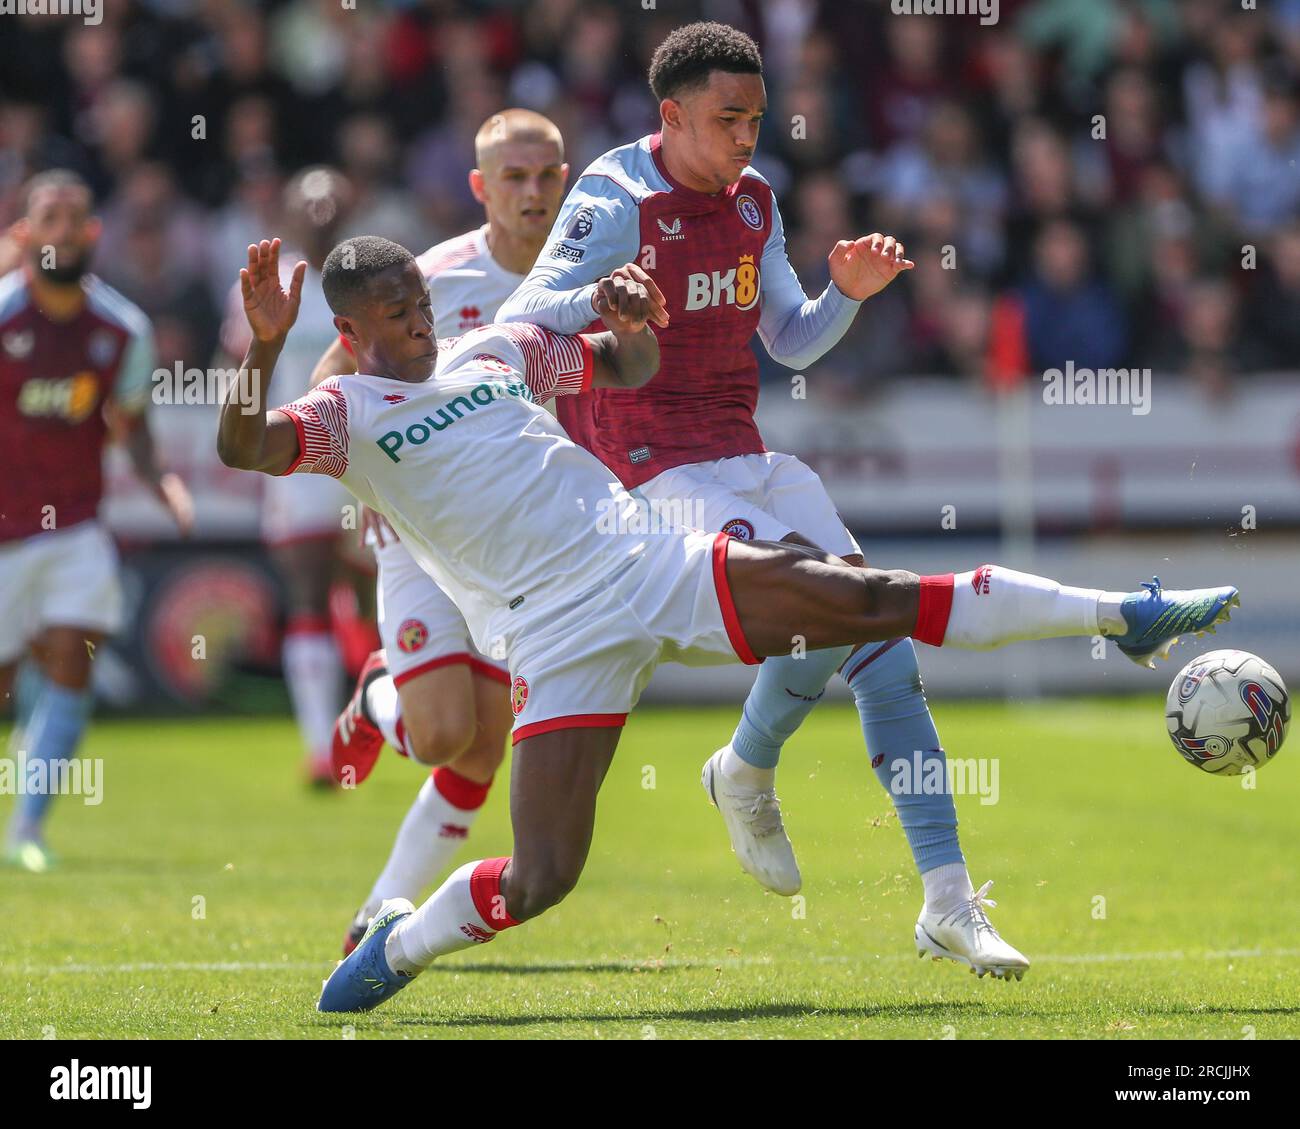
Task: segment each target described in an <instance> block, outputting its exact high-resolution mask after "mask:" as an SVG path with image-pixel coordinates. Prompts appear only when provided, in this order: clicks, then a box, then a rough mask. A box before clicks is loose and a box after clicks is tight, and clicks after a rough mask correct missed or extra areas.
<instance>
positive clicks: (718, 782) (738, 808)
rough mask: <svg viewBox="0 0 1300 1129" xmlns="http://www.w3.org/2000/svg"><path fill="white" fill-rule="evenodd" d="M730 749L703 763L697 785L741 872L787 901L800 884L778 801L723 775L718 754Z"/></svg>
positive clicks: (773, 794)
mask: <svg viewBox="0 0 1300 1129" xmlns="http://www.w3.org/2000/svg"><path fill="white" fill-rule="evenodd" d="M730 747H731V746H730V745H724V746H723V747H722V748H721V749H719V750H718V751H717V752H716V753H714V754H713V756H711V757H710V758H709V759H708V760H707V761H705V762H704V771H703V772H702V773H701V775H700V783H701V784H703V785H704V790H705V792H707V793H708V795H709V799H710V800H711V801H712V802H713V804H714V806H715V807H716V808H717V809H718V811H720V812H721V813H722V822H723V823H725V824H726V825H727V834H728V835H730V836H731V849H732V850H733V851H735V852H736V858H738V859H739V860H740V866H741V869H742V870H744V872H745V873H746V874H748V875H749V876H750V877H751V878H753V879H754V880H755V881H756V882H758V884H759V885H760V886H764V887H766V888H767V889H769V890H771V891H772V893H774V894H784V895H785V896H786V897H791V896H792V895H794V894H797V893H798V892H799V887H800V885H802V882H803V880H802V879H801V878H800V876H799V864H798V863H797V862H795V861H794V848H793V847H792V846H790V838H789V836H788V835H786V833H785V824H783V823H782V822H781V801H780V800H778V799H777V798H776V789H775V788H766V789H760V788H752V787H746V786H745V785H744V784H740V783H738V782H737V781H735V780H732V779H730V778H729V777H727V776H726V775H725V774H724V773H723V771H722V767H721V766H722V754H723V753H725V752H726V751H727V750H728V749H729V748H730Z"/></svg>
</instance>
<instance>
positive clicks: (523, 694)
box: [510, 674, 528, 717]
mask: <svg viewBox="0 0 1300 1129" xmlns="http://www.w3.org/2000/svg"><path fill="white" fill-rule="evenodd" d="M526 705H528V679H526V678H525V677H524V676H523V675H522V674H517V675H515V680H514V681H513V682H512V683H510V709H511V710H512V711H514V715H515V717H518V716H519V715H520V714H521V713H523V712H524V706H526Z"/></svg>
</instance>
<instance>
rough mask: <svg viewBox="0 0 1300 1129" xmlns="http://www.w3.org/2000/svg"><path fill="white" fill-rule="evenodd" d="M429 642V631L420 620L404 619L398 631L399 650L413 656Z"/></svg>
mask: <svg viewBox="0 0 1300 1129" xmlns="http://www.w3.org/2000/svg"><path fill="white" fill-rule="evenodd" d="M428 641H429V629H428V628H427V627H425V626H424V624H423V623H421V622H420V621H419V620H418V619H404V620H402V624H401V626H400V627H399V628H398V629H397V649H398V650H399V651H402V652H403V653H404V654H408V655H410V654H413V653H414V652H416V651H418V650H419V649H420V648H421V647H423V646H424V645H425V643H427V642H428Z"/></svg>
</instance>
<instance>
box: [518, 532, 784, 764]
mask: <svg viewBox="0 0 1300 1129" xmlns="http://www.w3.org/2000/svg"><path fill="white" fill-rule="evenodd" d="M730 543H731V538H730V537H728V536H727V535H726V534H724V533H700V532H690V533H685V534H662V535H655V536H649V537H647V539H646V548H645V551H644V552H642V553H640V554H638V555H637V556H635V557H633V558H631V559H630V560H629V561H628V563H627V564H626V565H623V566H621V567H620V568H619V569H618V570H617V571H616V572H615V573H614V574H613V575H612V576H609V577H606V578H605V579H604V580H603V581H602V582H600V583H598V584H597V585H595V586H594V587H593V588H592V589H590V590H588V591H586V592H583V593H582V594H581V595H579V596H576V597H574V598H573V599H571V600H568V601H566V602H565V604H563V605H562V606H559V607H545V608H537V609H534V610H533V614H532V616H531V617H530V618H529V619H528V620H526V621H522V622H521V623H520V624H519V626H518V627H517V628H515V629H514V630H512V631H511V633H510V634H509V636H507V644H508V647H507V649H508V653H509V656H510V674H511V682H510V706H511V709H512V710H513V711H514V715H515V724H514V733H513V737H514V741H515V742H516V743H518V742H519V741H522V740H524V738H526V737H533V736H536V735H537V734H539V733H547V732H550V731H551V730H555V729H581V728H604V727H615V726H621V725H622V724H623V722H624V721H625V720H626V719H627V715H628V713H629V712H630V711H631V709H632V707H633V706H634V705H636V702H637V699H638V698H639V697H640V696H641V691H642V690H644V689H645V685H646V683H647V682H648V681H649V680H650V676H651V675H652V674H653V673H654V670H655V667H657V666H658V665H659V664H660V663H662V662H678V663H683V664H685V665H686V666H713V665H717V664H720V663H728V662H732V663H734V662H737V661H739V662H744V663H751V664H756V663H758V662H759V661H760V660H759V659H758V658H757V657H756V656H755V655H754V653H753V651H752V650H750V647H749V644H748V643H747V642H746V641H745V636H744V633H743V631H742V630H741V627H740V621H739V619H738V617H737V615H736V609H735V605H734V603H733V601H732V598H731V588H730V586H729V584H728V582H727V572H726V563H727V546H728V545H729V544H730Z"/></svg>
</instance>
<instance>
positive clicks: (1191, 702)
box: [1165, 651, 1291, 776]
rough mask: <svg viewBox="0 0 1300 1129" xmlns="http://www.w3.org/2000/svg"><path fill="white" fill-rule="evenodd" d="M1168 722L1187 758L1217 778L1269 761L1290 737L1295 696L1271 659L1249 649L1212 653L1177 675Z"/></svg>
mask: <svg viewBox="0 0 1300 1129" xmlns="http://www.w3.org/2000/svg"><path fill="white" fill-rule="evenodd" d="M1165 723H1166V725H1167V726H1168V728H1169V738H1170V740H1172V741H1173V743H1174V748H1175V749H1177V750H1178V751H1179V753H1180V754H1182V757H1183V759H1184V760H1186V761H1187V762H1188V763H1189V764H1194V765H1195V766H1196V767H1197V768H1199V769H1201V770H1203V771H1205V772H1212V773H1214V774H1215V775H1216V776H1239V775H1240V774H1241V773H1243V772H1245V771H1246V769H1248V768H1259V767H1262V766H1263V765H1266V764H1268V762H1269V761H1271V760H1272V759H1273V757H1274V756H1275V755H1276V754H1277V751H1278V749H1280V748H1281V747H1282V742H1283V741H1285V740H1286V731H1287V726H1288V725H1289V724H1290V723H1291V698H1290V695H1288V694H1287V692H1286V684H1285V683H1283V681H1282V677H1281V675H1279V674H1278V672H1277V671H1276V670H1274V669H1273V668H1272V667H1271V666H1269V664H1268V663H1266V662H1265V661H1264V660H1263V659H1261V658H1260V657H1259V656H1258V655H1252V654H1250V653H1249V652H1248V651H1210V652H1209V653H1208V654H1204V655H1201V656H1200V657H1199V658H1195V659H1193V660H1192V661H1191V662H1189V663H1188V664H1187V665H1186V666H1185V667H1183V669H1182V670H1180V671H1179V672H1178V674H1177V675H1176V676H1175V677H1174V681H1173V685H1171V686H1170V687H1169V696H1168V698H1167V699H1166V700H1165Z"/></svg>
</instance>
